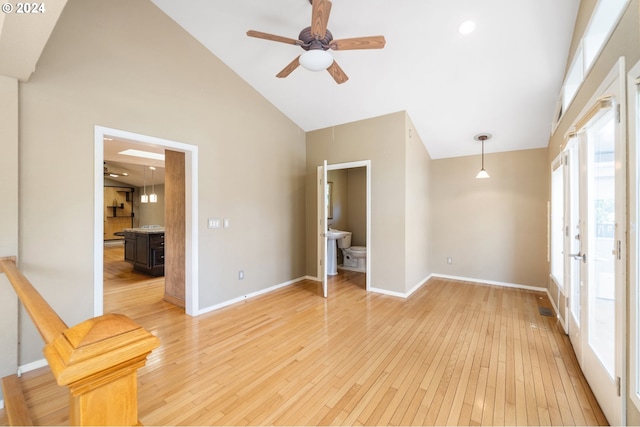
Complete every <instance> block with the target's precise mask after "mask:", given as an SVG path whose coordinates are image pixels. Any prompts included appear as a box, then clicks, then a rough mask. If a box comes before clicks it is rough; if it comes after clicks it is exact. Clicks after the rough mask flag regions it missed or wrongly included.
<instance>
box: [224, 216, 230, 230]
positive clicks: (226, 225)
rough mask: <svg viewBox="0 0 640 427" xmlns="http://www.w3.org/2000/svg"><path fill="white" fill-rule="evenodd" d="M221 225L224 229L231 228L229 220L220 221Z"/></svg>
mask: <svg viewBox="0 0 640 427" xmlns="http://www.w3.org/2000/svg"><path fill="white" fill-rule="evenodd" d="M222 223H223V227H224V228H229V227H231V220H230V219H229V218H225V219H224V220H223V221H222Z"/></svg>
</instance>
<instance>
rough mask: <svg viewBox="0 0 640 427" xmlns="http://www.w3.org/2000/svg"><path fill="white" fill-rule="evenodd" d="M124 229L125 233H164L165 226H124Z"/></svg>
mask: <svg viewBox="0 0 640 427" xmlns="http://www.w3.org/2000/svg"><path fill="white" fill-rule="evenodd" d="M122 231H124V232H125V233H127V232H129V233H141V234H159V233H164V227H139V228H124V229H123V230H122Z"/></svg>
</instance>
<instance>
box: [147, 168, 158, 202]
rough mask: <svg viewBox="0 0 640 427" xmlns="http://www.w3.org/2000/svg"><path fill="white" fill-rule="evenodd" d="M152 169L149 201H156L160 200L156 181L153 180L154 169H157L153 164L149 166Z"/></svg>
mask: <svg viewBox="0 0 640 427" xmlns="http://www.w3.org/2000/svg"><path fill="white" fill-rule="evenodd" d="M149 169H151V194H149V202H151V203H156V202H157V201H158V195H157V194H156V183H155V181H154V180H153V171H155V170H156V168H154V167H153V166H149Z"/></svg>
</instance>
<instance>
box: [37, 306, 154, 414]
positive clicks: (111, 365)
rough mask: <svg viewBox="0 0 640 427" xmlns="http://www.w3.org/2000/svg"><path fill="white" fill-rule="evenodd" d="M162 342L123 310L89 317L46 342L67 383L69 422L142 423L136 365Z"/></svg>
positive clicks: (53, 367)
mask: <svg viewBox="0 0 640 427" xmlns="http://www.w3.org/2000/svg"><path fill="white" fill-rule="evenodd" d="M159 345H160V340H159V339H158V338H157V337H155V336H154V335H152V334H150V333H149V332H148V331H146V330H145V329H144V328H142V327H141V326H140V325H138V324H137V323H135V322H134V321H133V320H131V319H129V318H128V317H126V316H123V315H120V314H106V315H104V316H100V317H96V318H93V319H89V320H87V321H85V322H82V323H80V324H79V325H76V326H74V327H72V328H69V329H67V330H66V331H64V332H63V333H62V334H60V335H59V336H58V337H57V338H55V339H54V340H53V341H51V342H50V343H48V344H46V345H45V347H44V355H45V357H46V358H47V361H48V362H49V366H50V367H51V371H52V372H53V375H54V376H55V377H56V380H57V381H58V384H59V385H61V386H67V387H68V388H69V393H70V396H69V424H70V425H139V424H140V422H139V420H138V391H137V390H138V386H137V384H138V383H137V370H138V369H139V368H141V367H143V366H144V365H145V363H146V359H147V355H148V354H149V353H150V352H151V351H152V350H153V349H154V348H156V347H158V346H159Z"/></svg>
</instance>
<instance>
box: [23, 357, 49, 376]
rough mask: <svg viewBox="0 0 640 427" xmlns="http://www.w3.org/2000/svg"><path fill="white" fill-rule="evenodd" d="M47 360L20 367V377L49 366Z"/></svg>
mask: <svg viewBox="0 0 640 427" xmlns="http://www.w3.org/2000/svg"><path fill="white" fill-rule="evenodd" d="M48 365H49V363H47V359H40V360H36V361H35V362H31V363H27V364H26V365H22V366H18V376H19V377H20V376H22V374H24V373H25V372H31V371H34V370H36V369H40V368H44V367H45V366H48Z"/></svg>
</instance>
